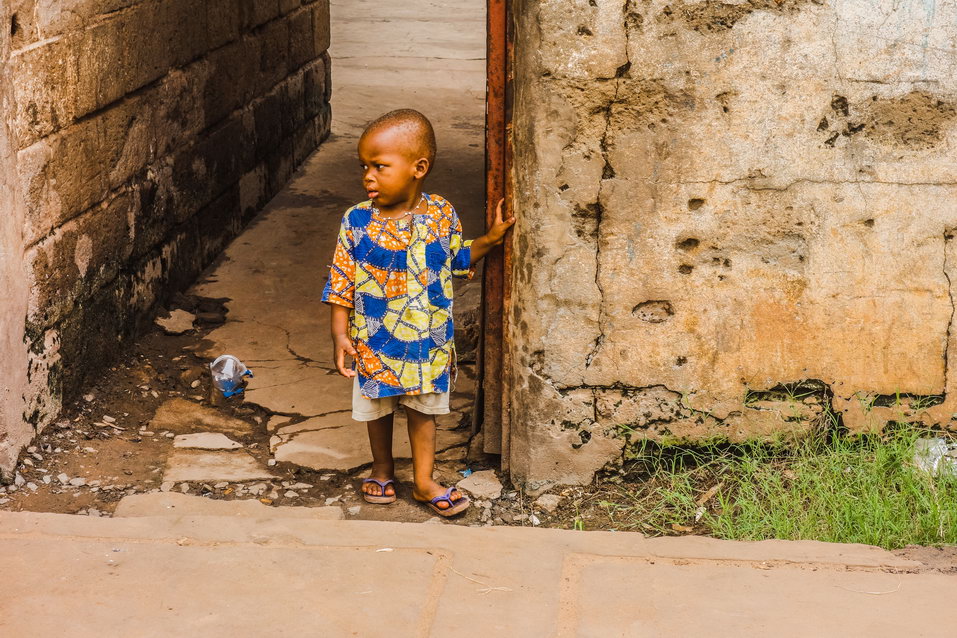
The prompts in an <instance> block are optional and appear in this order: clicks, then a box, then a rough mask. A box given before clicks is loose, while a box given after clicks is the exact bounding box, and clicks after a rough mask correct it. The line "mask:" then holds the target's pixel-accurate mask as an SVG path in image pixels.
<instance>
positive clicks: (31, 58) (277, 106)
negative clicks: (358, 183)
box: [0, 0, 330, 430]
mask: <svg viewBox="0 0 957 638" xmlns="http://www.w3.org/2000/svg"><path fill="white" fill-rule="evenodd" d="M5 5H10V6H11V9H10V12H9V14H8V15H7V16H6V21H5V23H4V24H5V25H6V26H5V28H6V29H8V30H9V32H10V34H11V46H12V49H13V50H12V54H11V59H10V61H9V63H8V65H7V71H8V72H9V73H7V72H5V73H4V78H6V77H8V75H9V76H10V77H11V81H12V82H13V96H12V97H13V103H12V105H10V108H5V109H4V112H3V117H4V118H6V119H8V124H9V126H10V128H11V129H12V130H13V131H14V132H15V148H16V164H17V171H18V174H17V184H18V186H19V197H20V198H21V200H22V202H23V205H24V206H25V211H26V219H25V223H24V224H23V242H24V245H25V250H26V252H25V262H26V269H27V277H28V283H29V287H30V291H31V292H30V297H29V307H28V309H27V312H26V313H25V314H24V316H22V317H21V318H20V322H21V324H23V325H25V327H26V333H27V341H28V344H29V348H30V353H31V355H30V360H29V375H30V389H29V390H28V392H27V402H28V405H27V406H26V408H25V410H24V417H23V418H24V419H26V421H27V422H28V423H30V424H31V425H32V426H33V427H34V428H40V427H42V426H43V425H44V424H45V423H47V422H48V421H50V420H51V419H52V418H53V416H54V415H55V414H56V413H57V412H58V410H59V407H60V405H61V403H62V401H63V400H64V398H66V397H68V396H69V395H70V393H71V392H75V391H76V389H77V388H79V387H80V385H81V384H82V381H83V379H84V377H85V376H86V375H87V374H89V372H90V371H93V370H97V369H98V368H100V367H101V366H102V364H103V363H104V362H106V361H108V360H109V359H111V358H112V357H113V356H114V355H115V354H116V353H117V352H118V350H119V349H120V348H121V347H122V344H123V343H124V341H127V340H128V339H129V338H130V337H131V336H132V335H133V334H135V332H136V328H137V325H138V324H141V323H142V322H143V321H144V319H146V318H148V316H149V314H150V312H151V311H152V309H153V308H154V306H155V305H156V303H157V302H160V301H163V299H164V297H165V296H166V295H169V294H170V293H171V292H173V291H175V290H176V289H181V288H183V287H185V286H186V285H187V284H189V283H190V282H191V281H192V280H193V279H194V278H195V277H196V275H197V274H198V273H199V272H200V271H201V269H202V268H203V267H204V266H205V265H207V264H208V263H209V262H210V261H211V260H212V259H213V258H214V257H215V256H216V255H217V254H218V253H219V252H220V251H221V249H222V248H223V247H224V245H225V244H226V242H228V241H229V240H230V239H231V238H232V237H233V236H235V235H236V234H237V232H238V231H239V229H240V228H241V227H242V226H243V224H244V223H245V222H247V221H248V220H249V219H250V217H251V216H252V215H253V214H254V213H255V212H256V211H257V210H258V209H259V208H260V207H261V206H262V205H263V204H264V203H265V202H266V201H267V200H268V199H269V198H270V197H271V196H272V195H273V194H274V193H275V192H276V191H277V190H278V189H279V188H280V187H281V186H282V185H283V184H284V183H285V182H286V180H287V179H288V178H289V177H290V175H291V174H292V171H293V170H294V169H295V167H296V166H297V165H298V164H299V163H301V162H302V161H303V159H304V158H305V157H306V156H307V155H308V154H309V153H310V152H311V151H312V150H313V149H314V148H315V147H316V146H317V145H318V144H319V142H320V141H321V140H322V139H324V138H325V136H326V135H327V134H328V131H329V121H330V113H329V105H328V103H329V88H330V85H329V58H328V54H327V53H326V50H327V48H328V46H329V6H328V0H301V1H300V0H250V1H249V2H246V1H244V2H235V1H232V0H70V1H69V2H49V1H47V0H13V2H12V5H11V3H5ZM22 363H23V365H24V366H27V365H28V364H27V362H26V361H23V362H22ZM3 429H4V428H0V430H3Z"/></svg>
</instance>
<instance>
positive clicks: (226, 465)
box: [163, 450, 273, 483]
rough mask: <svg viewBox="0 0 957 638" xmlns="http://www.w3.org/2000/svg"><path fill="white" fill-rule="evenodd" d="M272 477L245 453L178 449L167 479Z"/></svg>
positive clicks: (165, 475)
mask: <svg viewBox="0 0 957 638" xmlns="http://www.w3.org/2000/svg"><path fill="white" fill-rule="evenodd" d="M269 478H273V475H272V473H271V472H269V471H267V470H265V469H264V468H261V467H259V465H258V464H257V463H256V459H254V458H253V457H252V456H250V455H249V454H247V453H245V452H200V451H192V450H176V451H174V452H173V454H172V455H170V457H169V459H168V460H167V467H166V472H165V473H164V474H163V480H164V481H172V482H176V483H178V482H180V481H230V482H239V481H255V480H259V479H269Z"/></svg>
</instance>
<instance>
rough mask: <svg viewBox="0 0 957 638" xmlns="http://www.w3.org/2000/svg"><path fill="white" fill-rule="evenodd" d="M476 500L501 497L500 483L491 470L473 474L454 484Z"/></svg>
mask: <svg viewBox="0 0 957 638" xmlns="http://www.w3.org/2000/svg"><path fill="white" fill-rule="evenodd" d="M456 487H459V488H461V489H463V490H465V491H466V492H468V493H469V494H471V495H472V496H474V497H475V498H477V499H496V498H498V497H500V496H501V495H502V482H501V481H499V480H498V477H497V476H495V472H494V471H492V470H482V471H481V472H473V473H472V474H470V475H469V476H468V478H464V479H462V480H461V481H459V482H458V483H457V484H456Z"/></svg>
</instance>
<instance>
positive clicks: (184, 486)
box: [179, 483, 189, 494]
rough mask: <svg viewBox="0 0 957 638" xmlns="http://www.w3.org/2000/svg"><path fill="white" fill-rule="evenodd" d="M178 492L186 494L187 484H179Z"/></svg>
mask: <svg viewBox="0 0 957 638" xmlns="http://www.w3.org/2000/svg"><path fill="white" fill-rule="evenodd" d="M179 491H180V492H182V493H183V494H185V493H186V492H188V491H189V483H180V484H179Z"/></svg>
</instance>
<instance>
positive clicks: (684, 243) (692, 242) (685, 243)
mask: <svg viewBox="0 0 957 638" xmlns="http://www.w3.org/2000/svg"><path fill="white" fill-rule="evenodd" d="M700 243H701V241H700V240H698V239H697V238H696V237H688V238H686V239H682V240H681V241H679V242H678V243H676V244H675V246H676V247H677V248H678V249H679V250H694V249H695V248H697V247H698V244H700Z"/></svg>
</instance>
